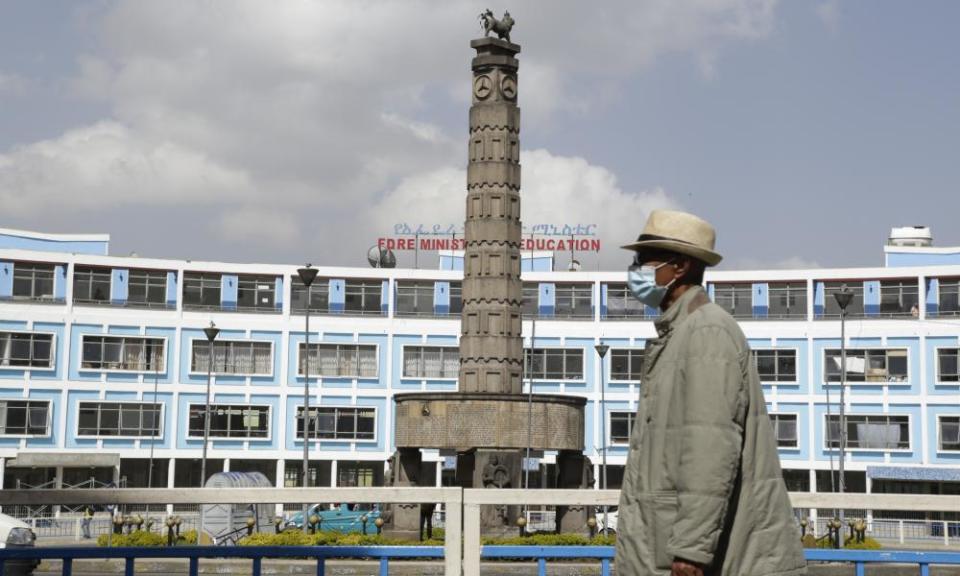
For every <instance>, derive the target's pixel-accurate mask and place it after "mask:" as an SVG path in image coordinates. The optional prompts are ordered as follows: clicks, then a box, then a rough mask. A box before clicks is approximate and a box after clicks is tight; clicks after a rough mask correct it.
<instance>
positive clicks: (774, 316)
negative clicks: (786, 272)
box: [766, 280, 810, 320]
mask: <svg viewBox="0 0 960 576" xmlns="http://www.w3.org/2000/svg"><path fill="white" fill-rule="evenodd" d="M766 284H767V316H766V319H767V320H806V319H807V315H808V313H809V304H810V286H809V284H808V283H807V281H806V280H777V281H775V282H767V283H766ZM783 292H786V293H787V294H786V295H787V300H788V306H787V309H788V311H787V312H786V313H782V312H779V311H778V312H776V313H774V312H773V306H772V305H771V302H773V298H774V297H775V296H781V295H782V293H783ZM794 292H799V293H801V294H803V306H802V308H801V310H800V311H798V312H796V313H794V312H792V310H793V307H791V306H789V301H790V300H791V299H797V297H796V296H794Z"/></svg>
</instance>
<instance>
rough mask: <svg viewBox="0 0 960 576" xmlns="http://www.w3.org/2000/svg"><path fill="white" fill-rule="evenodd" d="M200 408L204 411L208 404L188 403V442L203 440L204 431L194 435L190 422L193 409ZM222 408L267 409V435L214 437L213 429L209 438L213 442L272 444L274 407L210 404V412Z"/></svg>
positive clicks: (266, 405)
mask: <svg viewBox="0 0 960 576" xmlns="http://www.w3.org/2000/svg"><path fill="white" fill-rule="evenodd" d="M194 406H196V407H199V408H200V409H201V410H203V408H204V406H206V404H203V403H201V402H187V426H186V428H187V435H186V438H187V439H188V440H203V430H201V431H200V434H199V435H196V434H194V433H193V431H192V429H191V427H190V420H191V416H192V413H193V407H194ZM218 406H221V407H233V408H236V407H240V408H266V409H267V435H266V436H264V437H259V436H258V437H254V436H214V435H213V429H212V427H211V432H210V436H209V438H210V439H211V440H226V441H231V442H272V441H273V406H272V405H270V404H235V403H232V402H216V403H211V404H210V411H211V412H212V411H213V410H214V408H216V407H218Z"/></svg>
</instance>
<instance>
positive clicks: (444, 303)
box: [433, 282, 450, 314]
mask: <svg viewBox="0 0 960 576" xmlns="http://www.w3.org/2000/svg"><path fill="white" fill-rule="evenodd" d="M433 311H434V312H435V313H437V314H449V313H450V283H449V282H434V284H433Z"/></svg>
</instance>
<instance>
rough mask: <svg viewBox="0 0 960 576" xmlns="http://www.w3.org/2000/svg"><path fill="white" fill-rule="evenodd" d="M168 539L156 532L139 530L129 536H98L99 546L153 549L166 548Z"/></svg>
mask: <svg viewBox="0 0 960 576" xmlns="http://www.w3.org/2000/svg"><path fill="white" fill-rule="evenodd" d="M166 544H167V538H166V536H161V535H160V534H156V533H154V532H147V531H146V530H137V531H135V532H131V533H129V534H112V535H111V534H101V535H99V536H97V546H104V547H106V546H112V547H118V546H137V547H152V546H166Z"/></svg>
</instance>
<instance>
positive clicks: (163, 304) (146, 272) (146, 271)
mask: <svg viewBox="0 0 960 576" xmlns="http://www.w3.org/2000/svg"><path fill="white" fill-rule="evenodd" d="M170 272H171V271H170V270H155V269H150V268H131V269H129V270H127V302H126V305H127V306H131V307H144V308H171V307H174V306H176V305H175V304H174V305H173V306H171V304H169V303H168V302H167V286H168V282H167V281H168V277H167V276H168V274H169V273H170ZM135 275H143V276H144V278H145V283H143V284H141V283H140V282H139V281H138V282H137V283H134V281H133V277H134V276H135ZM160 275H162V277H163V299H162V300H161V301H159V302H154V301H152V300H150V289H151V288H153V289H156V288H157V287H158V286H157V285H156V284H154V283H151V280H152V278H151V277H152V276H160ZM134 285H137V286H141V285H142V286H144V290H143V293H144V300H142V301H141V300H131V299H130V294H131V290H130V289H131V288H132V287H133V286H134Z"/></svg>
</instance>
